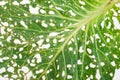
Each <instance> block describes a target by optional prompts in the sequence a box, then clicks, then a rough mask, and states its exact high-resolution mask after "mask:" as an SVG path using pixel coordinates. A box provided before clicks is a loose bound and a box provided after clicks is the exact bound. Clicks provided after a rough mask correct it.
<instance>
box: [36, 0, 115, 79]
mask: <svg viewBox="0 0 120 80" xmlns="http://www.w3.org/2000/svg"><path fill="white" fill-rule="evenodd" d="M116 1H117V0H113V1H112V2H111V0H108V1H106V2H105V3H104V4H103V5H102V6H100V7H99V8H98V9H97V10H96V11H95V12H94V11H93V12H91V13H90V14H89V15H88V17H86V18H85V19H83V20H81V21H79V23H75V24H73V25H71V26H73V27H75V29H74V30H73V32H72V33H71V34H70V36H68V38H67V39H66V41H65V42H64V43H63V45H62V46H61V47H60V49H59V50H58V51H57V52H56V55H55V56H54V57H53V58H52V59H51V61H50V62H49V63H48V66H47V67H46V68H45V70H44V71H43V73H42V74H41V75H40V77H39V78H41V77H42V76H43V75H44V74H45V73H46V71H47V70H48V68H49V67H50V65H51V64H52V63H53V62H54V60H55V59H56V58H57V57H58V55H59V54H60V53H61V51H62V50H63V49H64V47H65V46H66V44H67V43H68V41H69V40H70V39H71V38H72V37H73V36H75V35H76V34H77V32H78V31H79V30H80V29H81V28H82V26H84V25H86V24H87V23H89V22H91V21H92V20H94V19H95V18H96V17H99V16H100V15H101V14H102V13H104V12H105V11H106V10H107V9H108V8H110V7H111V5H113V4H114V3H115V2H116ZM108 3H110V4H108ZM39 78H38V79H39Z"/></svg>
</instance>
